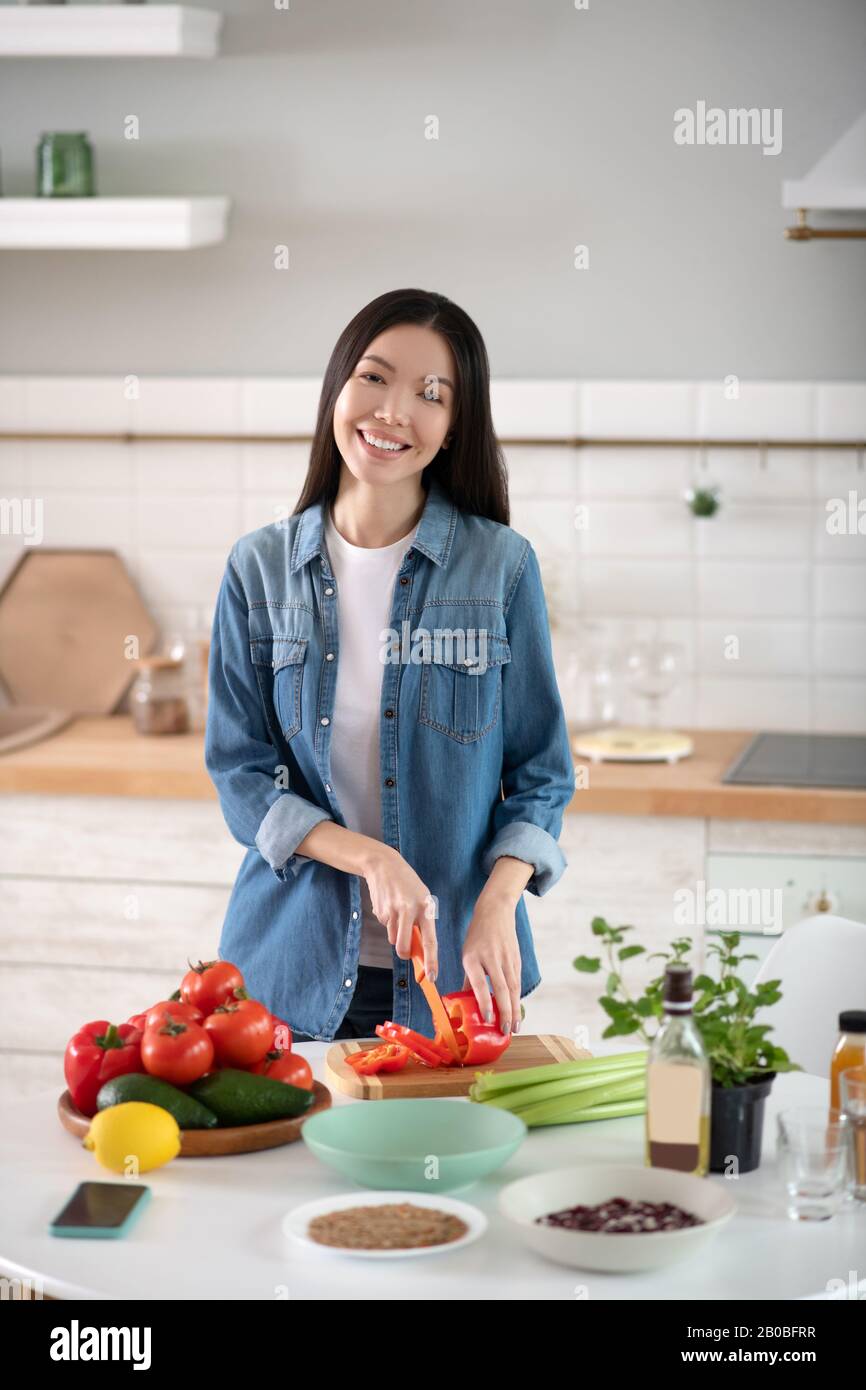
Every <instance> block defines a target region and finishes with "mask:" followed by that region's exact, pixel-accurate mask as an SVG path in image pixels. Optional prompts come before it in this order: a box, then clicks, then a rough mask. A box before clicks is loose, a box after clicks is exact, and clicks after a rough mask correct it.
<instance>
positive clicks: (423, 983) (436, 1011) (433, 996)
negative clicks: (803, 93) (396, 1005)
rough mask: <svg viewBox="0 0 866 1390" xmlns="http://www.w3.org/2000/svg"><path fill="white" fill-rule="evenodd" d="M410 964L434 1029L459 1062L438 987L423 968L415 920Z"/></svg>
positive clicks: (421, 950)
mask: <svg viewBox="0 0 866 1390" xmlns="http://www.w3.org/2000/svg"><path fill="white" fill-rule="evenodd" d="M412 965H413V966H414V969H415V982H416V984H418V985H420V987H421V990H422V992H423V994H424V998H425V999H426V1000H427V1003H428V1004H429V1006H430V1012H431V1014H432V1015H433V1022H434V1024H435V1025H436V1029H437V1031H438V1032H439V1033H440V1034H441V1036H442V1037H443V1038H444V1040H445V1042H446V1044H447V1046H448V1050H449V1052H450V1053H451V1056H452V1057H453V1058H454V1061H455V1062H458V1063H459V1062H460V1060H461V1059H460V1048H459V1047H458V1046H457V1039H456V1037H455V1036H454V1029H453V1028H452V1027H451V1020H450V1018H449V1017H448V1010H447V1009H446V1007H445V1005H444V1004H443V1003H442V998H441V996H440V994H439V991H438V989H437V988H436V986H435V985H434V983H433V981H432V980H431V979H430V978H429V976H428V974H427V972H426V970H425V969H424V943H423V942H422V940H421V930H420V928H419V926H418V923H417V922H413V924H412Z"/></svg>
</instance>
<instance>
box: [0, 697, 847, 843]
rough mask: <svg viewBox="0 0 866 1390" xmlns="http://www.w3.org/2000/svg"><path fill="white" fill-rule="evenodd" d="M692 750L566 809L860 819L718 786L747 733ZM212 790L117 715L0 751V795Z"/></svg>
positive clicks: (211, 794)
mask: <svg viewBox="0 0 866 1390" xmlns="http://www.w3.org/2000/svg"><path fill="white" fill-rule="evenodd" d="M683 732H688V733H689V734H690V735H691V737H692V738H693V740H694V744H695V751H694V753H693V754H692V756H691V757H689V758H684V759H683V760H682V761H681V762H679V763H674V764H668V763H595V764H591V763H588V762H587V761H586V759H584V758H575V765H576V766H577V767H580V766H584V767H586V769H587V775H588V782H589V785H588V786H586V787H583V788H579V789H578V790H577V791H576V792H575V795H574V798H573V800H572V802H571V805H570V806H569V808H568V809H569V811H570V812H572V813H577V814H581V813H584V814H595V815H629V816H698V817H706V818H717V819H721V820H768V821H810V822H819V823H823V824H830V825H845V824H847V825H863V824H866V791H851V790H845V789H832V788H818V789H810V788H806V787H743V786H726V785H725V784H723V783H722V781H721V776H722V773H723V772H724V770H725V768H726V767H728V766H729V764H730V763H731V762H732V761H733V759H734V758H735V757H736V755H737V753H738V752H739V751H740V750H741V749H742V748H743V747H744V746H745V744H746V742H747V740H748V739H750V738H751V737H752V735H751V734H750V733H748V732H744V731H742V730H734V731H730V730H718V729H692V730H684V731H683ZM14 792H44V793H56V794H66V795H76V796H133V797H148V796H150V797H166V798H192V799H195V800H208V801H212V800H214V799H215V797H216V792H215V790H214V787H213V783H212V782H211V780H210V778H209V777H208V775H207V771H206V769H205V766H204V758H203V735H202V734H201V733H200V732H199V733H191V734H176V735H166V736H164V737H153V738H144V737H142V736H141V735H139V734H137V733H136V732H135V730H134V728H133V725H132V720H131V719H130V718H129V717H127V716H123V715H115V716H113V717H112V718H105V719H77V720H75V721H74V722H73V723H72V724H69V725H68V726H67V727H66V728H65V729H62V730H61V731H60V732H59V733H58V734H55V735H54V736H53V737H51V738H48V739H44V740H43V741H42V742H41V743H34V744H31V745H30V746H28V747H25V748H20V749H18V750H16V751H14V752H11V753H4V754H2V755H0V793H14Z"/></svg>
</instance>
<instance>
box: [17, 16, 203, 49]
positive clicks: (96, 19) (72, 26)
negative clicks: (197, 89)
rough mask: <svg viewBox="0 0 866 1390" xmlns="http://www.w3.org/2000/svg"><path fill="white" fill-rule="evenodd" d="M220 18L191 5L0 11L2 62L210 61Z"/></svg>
mask: <svg viewBox="0 0 866 1390" xmlns="http://www.w3.org/2000/svg"><path fill="white" fill-rule="evenodd" d="M222 19H223V17H222V15H221V14H218V13H217V12H216V11H215V10H201V9H197V8H195V7H194V6H191V5H70V6H60V5H45V6H41V5H27V6H23V5H22V6H20V7H19V6H7V7H4V8H2V9H0V57H2V58H214V57H216V55H217V53H218V51H219V34H220V28H221V26H222Z"/></svg>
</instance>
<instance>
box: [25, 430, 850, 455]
mask: <svg viewBox="0 0 866 1390" xmlns="http://www.w3.org/2000/svg"><path fill="white" fill-rule="evenodd" d="M4 439H17V440H21V441H33V440H39V439H43V440H69V441H75V442H84V441H92V442H94V443H115V444H185V443H186V444H311V443H312V440H313V436H312V435H311V434H186V433H185V434H157V433H153V434H151V433H146V434H135V433H132V432H131V431H129V430H123V431H120V432H119V433H116V434H80V433H75V434H71V433H67V432H65V431H64V432H50V431H40V432H33V431H29V432H26V433H25V432H22V431H19V430H0V440H4ZM499 443H500V444H502V445H504V446H506V447H507V446H511V445H513V446H515V447H517V446H520V447H523V448H531V449H543V448H550V447H555V448H563V447H565V448H570V449H588V448H592V449H604V448H613V449H762V450H763V449H856V450H857V451H858V453H859V452H862V451H863V450H864V449H866V439H658V438H656V439H635V438H634V437H631V438H627V439H611V438H604V439H601V438H594V437H593V436H592V435H562V436H559V437H557V438H546V439H528V438H527V439H524V438H517V439H515V438H511V437H509V436H506V435H500V436H499Z"/></svg>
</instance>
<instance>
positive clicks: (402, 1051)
mask: <svg viewBox="0 0 866 1390" xmlns="http://www.w3.org/2000/svg"><path fill="white" fill-rule="evenodd" d="M408 1060H409V1049H408V1048H406V1047H403V1045H402V1043H383V1044H382V1046H381V1047H368V1048H365V1049H364V1050H363V1051H361V1052H350V1053H349V1054H348V1056H347V1057H346V1061H347V1063H348V1064H349V1066H350V1067H352V1068H353V1069H354V1071H355V1072H356V1073H357V1075H359V1076H374V1075H375V1074H376V1073H377V1072H380V1071H387V1072H391V1071H402V1069H403V1067H405V1065H406V1063H407V1062H408Z"/></svg>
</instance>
